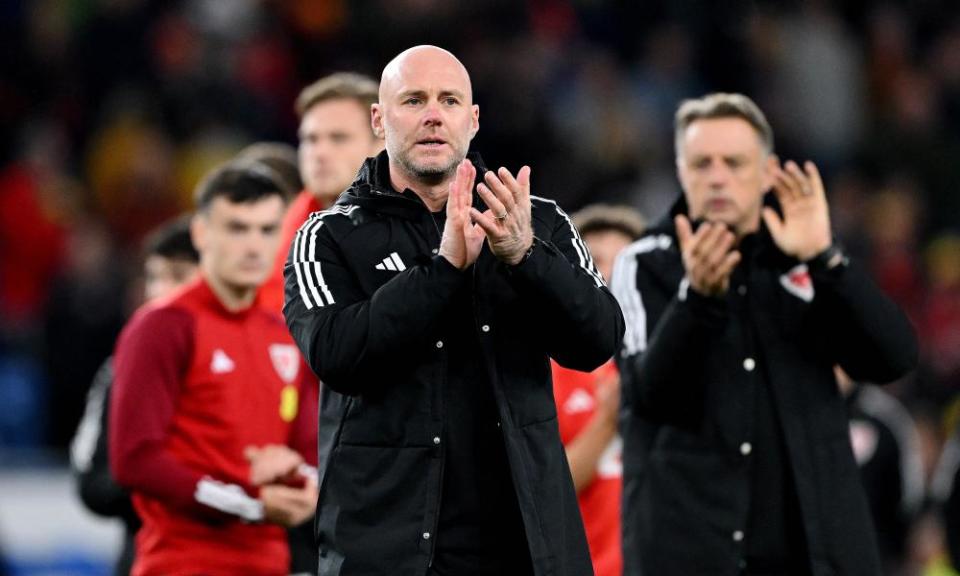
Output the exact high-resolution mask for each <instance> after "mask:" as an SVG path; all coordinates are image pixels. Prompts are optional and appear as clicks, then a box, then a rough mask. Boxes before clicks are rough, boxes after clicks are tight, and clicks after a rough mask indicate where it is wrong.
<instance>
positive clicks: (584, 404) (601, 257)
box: [550, 204, 645, 576]
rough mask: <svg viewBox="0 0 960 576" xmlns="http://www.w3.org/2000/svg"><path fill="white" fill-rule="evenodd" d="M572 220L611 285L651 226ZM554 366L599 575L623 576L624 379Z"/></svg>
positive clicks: (603, 212) (596, 212)
mask: <svg viewBox="0 0 960 576" xmlns="http://www.w3.org/2000/svg"><path fill="white" fill-rule="evenodd" d="M571 219H572V220H573V224H574V226H576V227H577V229H578V230H580V236H581V238H583V241H584V243H585V244H586V245H587V248H588V249H589V250H590V254H591V255H593V261H594V263H596V265H597V269H598V270H599V271H600V274H601V275H602V276H603V277H604V279H605V280H606V281H607V282H609V281H610V275H611V272H612V271H613V263H614V261H615V259H616V257H617V254H618V253H619V252H620V250H621V249H623V248H625V247H626V246H627V245H629V244H630V243H632V242H633V241H634V240H636V239H637V238H639V237H640V235H641V234H643V230H644V225H645V223H644V219H643V217H642V216H641V215H640V214H639V213H638V212H637V211H636V210H634V209H633V208H630V207H627V206H611V205H603V204H596V205H592V206H588V207H586V208H584V209H582V210H581V211H579V212H577V213H576V214H573V215H572V216H571ZM550 364H551V367H552V369H553V393H554V397H555V399H556V402H557V420H558V421H559V424H560V440H561V441H562V442H563V446H564V450H565V451H566V454H567V461H568V462H569V464H570V473H571V475H572V476H573V485H574V488H576V490H577V501H578V504H579V506H580V515H581V516H582V517H583V527H584V530H586V533H587V544H588V545H589V546H590V558H591V559H592V560H593V570H594V572H595V573H596V575H597V576H620V574H622V573H623V553H622V548H621V537H620V500H621V498H620V497H621V493H622V491H623V464H622V462H621V459H620V456H621V446H622V442H621V441H620V437H619V436H618V434H617V416H618V414H619V407H620V375H619V374H618V373H617V368H616V366H615V365H614V362H613V360H612V359H611V360H610V361H608V362H607V363H606V364H603V365H602V366H600V367H599V368H597V369H596V370H594V371H593V372H579V371H577V370H570V369H568V368H564V367H562V366H560V365H559V364H557V363H556V362H553V361H551V363H550Z"/></svg>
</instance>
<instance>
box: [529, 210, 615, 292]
mask: <svg viewBox="0 0 960 576" xmlns="http://www.w3.org/2000/svg"><path fill="white" fill-rule="evenodd" d="M530 198H531V199H535V200H540V201H541V202H548V203H550V204H553V207H554V208H555V209H556V210H557V214H559V215H560V216H561V217H562V218H563V219H564V220H566V222H567V225H568V226H570V232H571V234H572V236H573V238H572V239H571V241H570V243H571V244H572V245H573V249H574V250H575V251H576V253H577V257H578V258H579V259H580V267H581V268H583V270H584V271H586V273H587V274H589V275H590V277H591V278H593V281H594V283H595V284H596V285H597V287H598V288H599V287H600V286H603V285H604V281H603V277H602V276H600V271H599V270H597V267H596V265H594V263H593V257H592V256H591V255H590V250H588V249H587V246H586V245H585V244H584V243H583V239H582V238H580V233H579V232H577V227H576V226H574V225H573V222H571V221H570V217H569V216H567V213H566V212H564V211H563V209H562V208H560V205H559V204H557V203H556V202H555V201H553V200H550V199H549V198H541V197H539V196H533V195H531V196H530Z"/></svg>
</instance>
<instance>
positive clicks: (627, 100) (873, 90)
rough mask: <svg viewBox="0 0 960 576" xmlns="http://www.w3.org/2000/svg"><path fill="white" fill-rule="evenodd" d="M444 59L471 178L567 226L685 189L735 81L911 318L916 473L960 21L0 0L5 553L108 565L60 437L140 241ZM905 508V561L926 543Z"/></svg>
mask: <svg viewBox="0 0 960 576" xmlns="http://www.w3.org/2000/svg"><path fill="white" fill-rule="evenodd" d="M419 43H434V44H438V45H440V46H443V47H446V48H448V49H450V50H452V51H453V52H454V53H456V54H457V55H458V56H459V57H460V58H461V59H462V60H463V61H464V63H465V64H466V66H467V68H468V69H469V70H470V72H471V74H472V78H473V82H474V89H475V96H476V101H477V102H478V103H479V104H480V108H481V112H482V113H481V130H480V133H479V135H478V137H477V139H476V140H475V144H474V147H475V148H476V149H477V150H479V151H481V152H482V153H483V154H484V157H485V159H486V161H487V163H488V164H491V165H506V166H509V167H517V166H520V165H521V164H523V163H529V164H531V166H532V167H533V170H534V171H533V180H534V187H535V189H536V193H538V194H540V195H544V196H548V197H552V198H555V199H557V200H558V201H559V202H560V203H561V205H562V206H564V207H565V208H566V209H567V210H568V211H570V210H575V209H577V208H579V207H581V206H583V205H585V204H587V203H591V202H601V201H603V202H625V203H629V204H633V205H635V206H637V207H639V208H640V209H641V210H643V212H644V213H645V214H646V215H647V216H648V218H651V219H656V218H658V217H659V216H660V215H662V214H663V212H664V211H665V210H666V208H667V206H668V205H669V203H670V202H671V201H672V200H673V199H674V198H675V196H676V195H677V194H678V193H679V188H678V185H677V183H676V180H675V175H674V169H673V142H672V116H673V111H674V109H675V107H676V105H677V103H678V102H679V100H680V99H682V98H684V97H691V96H699V95H701V94H703V93H705V92H707V91H714V90H724V91H742V92H744V93H746V94H748V95H750V96H751V97H753V98H754V99H756V101H757V102H758V103H759V104H760V106H761V107H762V108H763V109H764V110H765V111H766V112H767V114H768V115H769V118H770V120H771V123H772V124H773V126H774V130H775V133H776V139H777V149H778V152H779V153H780V155H781V157H782V158H794V159H798V160H802V159H808V158H809V159H812V160H814V161H816V162H817V163H818V164H819V165H820V166H821V168H822V170H823V172H824V173H825V176H826V181H827V189H828V195H829V198H830V201H831V205H832V218H833V223H834V226H835V228H836V230H837V232H838V234H839V236H840V238H841V239H842V240H843V242H844V243H845V245H846V246H847V247H848V249H849V250H850V251H851V252H852V253H853V254H855V255H856V256H857V257H859V258H862V259H863V260H864V261H865V262H866V263H867V264H868V265H869V266H870V268H871V270H872V271H873V273H874V275H875V277H876V279H877V280H878V282H879V283H880V284H881V285H882V286H883V287H884V289H885V290H887V292H888V293H890V294H891V295H892V296H893V297H894V298H895V299H896V300H897V301H898V302H899V303H900V304H901V305H902V306H903V307H904V308H905V309H906V310H907V311H908V313H909V315H910V317H911V319H912V320H913V321H914V323H915V325H916V327H917V330H918V332H919V334H920V341H921V345H922V349H923V364H922V367H921V369H920V370H919V371H918V372H917V374H916V375H915V376H913V377H911V378H909V379H907V380H905V381H902V382H899V383H897V384H895V385H894V386H892V387H891V388H890V389H891V390H892V391H893V392H894V393H895V394H896V395H897V396H898V397H899V398H900V399H901V400H903V402H904V403H905V404H906V405H907V407H908V408H909V409H910V411H911V413H912V414H913V415H914V417H915V418H916V420H917V425H918V429H919V432H920V434H921V438H922V439H923V447H924V448H923V454H922V456H923V458H924V463H925V467H926V469H927V472H928V474H929V473H930V471H932V469H933V467H934V466H935V464H936V461H937V458H938V454H939V450H940V448H941V446H942V443H943V441H944V439H945V437H946V436H947V435H948V434H949V433H950V432H951V430H952V428H953V423H954V416H953V415H954V412H955V410H954V408H953V406H954V404H953V400H954V396H955V395H956V393H957V391H958V390H960V190H958V188H960V4H957V3H956V2H953V1H950V0H890V1H886V2H874V1H870V0H850V1H846V2H841V3H830V2H825V1H817V0H812V1H805V2H800V1H797V2H761V1H753V2H747V1H734V0H726V1H716V2H706V1H702V2H701V1H696V0H673V1H670V0H662V1H647V2H633V1H629V0H623V1H611V0H606V1H605V0H524V1H508V0H479V1H475V2H452V1H450V0H362V1H353V2H348V1H347V0H288V1H281V0H274V1H267V0H261V1H258V0H181V1H169V0H166V1H153V0H7V1H5V2H3V3H2V4H0V133H2V134H3V137H2V140H0V319H2V322H0V550H2V552H0V555H2V554H6V557H7V562H8V565H9V567H10V568H12V569H14V571H15V573H18V574H68V573H69V574H77V573H89V574H98V573H103V571H104V570H106V566H107V562H108V560H107V559H108V557H109V555H110V554H111V553H112V546H113V539H114V536H115V534H114V532H113V528H112V526H110V525H109V524H108V523H105V522H103V521H98V520H95V519H93V518H92V517H91V516H89V515H87V514H86V513H85V512H83V511H82V510H81V509H80V508H79V506H78V504H77V503H76V501H75V498H74V497H73V492H72V487H71V485H70V482H69V479H68V477H67V476H66V447H67V445H68V443H69V440H70V438H71V436H72V434H73V432H74V430H75V428H76V424H77V421H78V419H79V417H80V414H81V413H82V410H83V406H84V397H85V394H86V390H87V388H88V386H89V384H90V381H91V379H92V376H93V373H94V371H95V370H96V368H97V367H98V366H99V364H100V363H101V361H102V360H103V359H104V358H105V357H106V356H107V355H108V354H109V353H110V351H111V348H112V345H113V340H114V337H115V335H116V334H117V332H118V331H119V329H120V327H121V326H122V323H123V321H124V319H125V317H126V316H127V315H128V314H129V313H130V310H131V307H132V305H133V302H135V300H136V297H135V295H136V294H137V293H138V291H139V287H138V284H137V278H136V271H137V257H138V254H137V245H138V241H139V240H140V239H141V238H142V236H143V234H144V233H145V232H146V231H148V230H149V229H150V228H151V227H152V226H153V225H155V224H157V223H159V222H161V221H163V220H164V219H166V218H167V217H169V216H171V215H174V214H176V213H178V212H180V211H182V210H185V209H187V208H188V207H189V204H190V195H191V191H192V188H193V185H194V184H195V182H196V181H197V179H198V178H199V176H200V175H201V174H202V173H203V172H204V171H205V170H206V169H207V168H209V167H210V166H212V165H213V164H215V163H216V162H218V161H220V160H223V159H226V158H228V157H230V156H231V155H232V154H233V153H235V152H236V151H238V150H239V149H240V148H241V147H243V146H244V145H246V144H248V143H250V142H253V141H257V140H274V141H283V142H289V143H291V144H295V143H296V122H297V120H296V116H295V115H294V113H293V109H292V102H293V99H294V97H295V96H296V94H297V92H298V91H299V89H300V88H301V87H302V86H304V85H305V84H307V83H308V82H310V81H312V80H314V79H316V78H317V77H319V76H321V75H323V74H326V73H329V72H333V71H338V70H356V71H360V72H365V73H368V74H371V75H374V76H377V75H378V74H379V71H380V69H381V68H382V66H383V65H384V63H385V62H386V61H387V60H388V59H389V58H391V57H392V56H393V55H395V54H396V53H397V52H399V51H400V50H402V49H404V48H406V47H408V46H411V45H414V44H419ZM941 537H942V536H941V533H940V527H939V524H938V522H937V520H936V518H935V517H934V516H925V517H922V518H921V520H920V521H919V522H918V525H917V528H916V537H915V543H914V545H913V547H912V553H913V554H914V555H915V562H914V563H915V565H917V566H920V565H922V564H924V563H925V562H928V561H929V559H930V558H931V557H933V556H934V555H935V554H936V553H937V551H938V550H939V549H940V546H941V543H940V538H941Z"/></svg>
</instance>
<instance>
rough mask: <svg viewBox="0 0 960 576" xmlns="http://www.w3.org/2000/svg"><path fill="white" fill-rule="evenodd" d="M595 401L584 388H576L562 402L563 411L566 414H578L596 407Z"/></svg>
mask: <svg viewBox="0 0 960 576" xmlns="http://www.w3.org/2000/svg"><path fill="white" fill-rule="evenodd" d="M596 405H597V403H596V401H595V400H594V399H593V396H591V395H590V394H589V393H588V392H587V391H586V390H584V389H583V388H577V389H576V390H574V391H573V393H572V394H570V396H569V397H568V398H567V401H566V402H564V404H563V411H564V412H566V413H567V414H578V413H580V412H589V411H590V410H593V409H594V407H596Z"/></svg>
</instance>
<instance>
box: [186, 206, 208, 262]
mask: <svg viewBox="0 0 960 576" xmlns="http://www.w3.org/2000/svg"><path fill="white" fill-rule="evenodd" d="M207 226H208V222H207V217H206V215H204V214H202V213H200V212H197V213H196V214H194V215H193V218H191V219H190V240H191V241H192V242H193V247H194V248H196V249H197V252H201V253H202V252H203V250H204V248H205V247H206V242H207Z"/></svg>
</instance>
